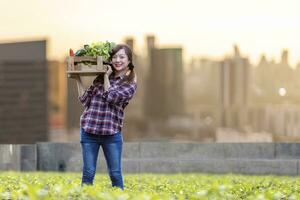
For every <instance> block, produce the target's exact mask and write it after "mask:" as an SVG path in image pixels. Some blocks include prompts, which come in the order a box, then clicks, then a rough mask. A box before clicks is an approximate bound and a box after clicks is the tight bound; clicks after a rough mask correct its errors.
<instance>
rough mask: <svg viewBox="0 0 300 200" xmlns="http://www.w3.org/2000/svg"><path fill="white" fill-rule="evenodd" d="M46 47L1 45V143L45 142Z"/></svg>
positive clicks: (34, 43) (40, 43)
mask: <svg viewBox="0 0 300 200" xmlns="http://www.w3.org/2000/svg"><path fill="white" fill-rule="evenodd" d="M46 46H47V44H46V41H45V40H42V41H28V42H16V43H4V44H0V143H13V144H18V143H36V142H40V141H47V140H48V117H47V116H48V115H47V62H46Z"/></svg>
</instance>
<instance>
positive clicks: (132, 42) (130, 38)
mask: <svg viewBox="0 0 300 200" xmlns="http://www.w3.org/2000/svg"><path fill="white" fill-rule="evenodd" d="M125 44H127V45H128V46H129V47H130V49H131V50H132V52H134V50H135V49H134V39H133V38H132V37H128V38H126V39H125Z"/></svg>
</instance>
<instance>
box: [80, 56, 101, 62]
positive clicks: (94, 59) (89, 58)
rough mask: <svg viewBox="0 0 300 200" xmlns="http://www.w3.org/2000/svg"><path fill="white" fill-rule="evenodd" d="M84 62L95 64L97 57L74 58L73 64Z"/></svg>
mask: <svg viewBox="0 0 300 200" xmlns="http://www.w3.org/2000/svg"><path fill="white" fill-rule="evenodd" d="M84 61H89V62H97V57H93V56H74V62H75V63H77V62H84Z"/></svg>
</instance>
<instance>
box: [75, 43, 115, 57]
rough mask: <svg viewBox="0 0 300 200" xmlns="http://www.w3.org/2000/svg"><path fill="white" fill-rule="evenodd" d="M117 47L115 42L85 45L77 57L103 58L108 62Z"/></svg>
mask: <svg viewBox="0 0 300 200" xmlns="http://www.w3.org/2000/svg"><path fill="white" fill-rule="evenodd" d="M115 46H116V44H115V43H113V42H108V41H106V42H95V43H92V44H91V45H88V44H86V45H84V48H82V49H79V50H78V51H77V52H76V53H75V56H102V57H103V61H104V62H108V60H109V57H110V53H111V51H112V49H113V48H114V47H115Z"/></svg>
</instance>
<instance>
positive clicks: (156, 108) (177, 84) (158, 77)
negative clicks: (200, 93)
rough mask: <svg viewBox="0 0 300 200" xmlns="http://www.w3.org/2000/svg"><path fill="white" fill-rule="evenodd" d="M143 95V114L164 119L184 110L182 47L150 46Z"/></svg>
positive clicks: (151, 117) (156, 118) (149, 117)
mask: <svg viewBox="0 0 300 200" xmlns="http://www.w3.org/2000/svg"><path fill="white" fill-rule="evenodd" d="M150 55H151V57H150V66H149V74H148V77H147V83H146V85H147V89H146V94H145V95H146V96H145V115H146V118H148V119H151V120H164V119H167V118H168V117H170V116H171V115H180V114H182V113H183V112H184V101H183V88H184V87H183V86H184V85H183V83H184V82H183V61H182V48H159V49H158V48H152V49H151V53H150Z"/></svg>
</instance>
